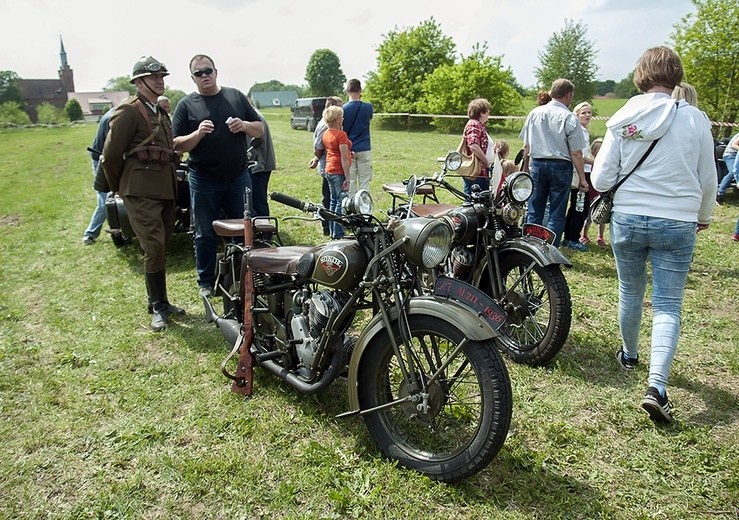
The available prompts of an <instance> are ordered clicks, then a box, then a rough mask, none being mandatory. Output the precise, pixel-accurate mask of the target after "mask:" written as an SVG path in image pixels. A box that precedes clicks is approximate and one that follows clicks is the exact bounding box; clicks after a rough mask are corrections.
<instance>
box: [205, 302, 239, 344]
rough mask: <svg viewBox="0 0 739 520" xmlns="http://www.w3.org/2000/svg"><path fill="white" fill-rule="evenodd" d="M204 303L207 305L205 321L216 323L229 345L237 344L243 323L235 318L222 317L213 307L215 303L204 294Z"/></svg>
mask: <svg viewBox="0 0 739 520" xmlns="http://www.w3.org/2000/svg"><path fill="white" fill-rule="evenodd" d="M203 305H204V306H205V321H206V322H208V323H215V324H216V325H217V326H218V328H219V329H220V330H221V334H223V337H224V338H226V341H228V344H229V345H235V344H236V340H237V339H239V334H240V333H241V323H239V322H238V321H236V320H234V319H227V318H221V317H220V316H218V314H217V313H216V310H215V309H214V308H213V304H212V303H210V300H209V299H208V298H207V297H205V296H203Z"/></svg>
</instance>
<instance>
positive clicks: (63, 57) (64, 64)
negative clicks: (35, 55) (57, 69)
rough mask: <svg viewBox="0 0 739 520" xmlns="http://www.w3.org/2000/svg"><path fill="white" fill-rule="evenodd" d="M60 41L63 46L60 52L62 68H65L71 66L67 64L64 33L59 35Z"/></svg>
mask: <svg viewBox="0 0 739 520" xmlns="http://www.w3.org/2000/svg"><path fill="white" fill-rule="evenodd" d="M59 43H60V44H61V46H62V49H61V51H60V52H59V55H60V56H61V57H62V68H63V69H65V68H67V67H69V65H68V64H67V52H66V51H65V50H64V40H62V35H61V34H60V35H59Z"/></svg>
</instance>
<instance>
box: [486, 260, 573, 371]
mask: <svg viewBox="0 0 739 520" xmlns="http://www.w3.org/2000/svg"><path fill="white" fill-rule="evenodd" d="M532 264H533V267H532V268H531V269H530V270H528V269H529V267H530V266H531V265H532ZM527 270H528V272H527ZM500 273H501V279H502V282H503V287H504V291H503V292H502V294H499V295H496V294H495V293H494V291H493V289H492V287H493V284H492V283H491V280H490V278H489V276H488V270H487V269H485V270H484V271H483V274H482V279H481V280H480V283H479V284H478V287H479V288H480V289H481V290H482V291H484V292H485V293H487V294H489V295H491V296H492V297H493V299H494V300H495V301H496V302H497V303H498V304H499V305H500V306H501V307H502V308H503V310H504V311H505V313H506V322H505V324H504V325H503V327H501V328H500V329H499V331H498V332H500V333H501V335H500V336H499V337H497V338H495V343H496V345H498V347H499V348H500V349H501V350H503V351H504V352H505V353H506V354H507V355H508V356H509V357H510V358H511V359H512V360H513V361H515V362H516V363H522V364H525V365H543V364H545V363H547V362H548V361H550V360H551V359H552V358H554V356H556V355H557V353H558V352H559V351H560V349H561V348H562V346H563V345H564V343H565V340H566V339H567V336H568V335H569V333H570V323H571V321H572V301H571V299H570V289H569V287H568V286H567V280H565V277H564V274H563V273H562V270H561V269H560V267H559V266H558V265H548V266H541V265H539V264H537V263H536V262H535V261H534V259H533V258H531V257H530V256H528V255H526V254H523V253H511V254H506V255H503V256H501V257H500Z"/></svg>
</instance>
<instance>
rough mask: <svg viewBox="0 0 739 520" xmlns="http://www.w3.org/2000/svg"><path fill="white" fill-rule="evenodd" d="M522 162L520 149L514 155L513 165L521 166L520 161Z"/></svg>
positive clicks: (521, 150)
mask: <svg viewBox="0 0 739 520" xmlns="http://www.w3.org/2000/svg"><path fill="white" fill-rule="evenodd" d="M522 160H523V148H521V149H520V150H519V151H518V153H517V154H516V158H515V159H514V160H513V163H514V164H515V165H516V166H518V165H519V164H521V161H522Z"/></svg>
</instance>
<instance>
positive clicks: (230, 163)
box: [172, 54, 264, 297]
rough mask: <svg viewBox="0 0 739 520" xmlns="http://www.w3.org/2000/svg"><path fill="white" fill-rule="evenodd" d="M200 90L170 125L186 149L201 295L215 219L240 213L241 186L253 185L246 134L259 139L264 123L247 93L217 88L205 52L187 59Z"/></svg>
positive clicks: (214, 243)
mask: <svg viewBox="0 0 739 520" xmlns="http://www.w3.org/2000/svg"><path fill="white" fill-rule="evenodd" d="M190 74H191V76H192V80H193V81H194V82H195V85H196V86H197V89H198V91H197V92H193V93H191V94H188V95H187V96H185V97H184V98H183V99H182V100H180V102H179V103H178V104H177V108H176V109H175V113H174V117H173V119H172V126H173V129H174V135H175V138H174V145H175V150H176V151H177V152H179V153H184V152H188V153H189V156H188V159H187V163H188V166H189V169H190V201H191V207H192V214H193V220H194V221H193V224H194V228H195V265H196V268H197V271H198V285H199V286H200V295H201V296H206V297H209V296H211V295H212V293H213V285H214V284H215V279H216V255H217V253H218V236H217V235H216V232H215V231H214V230H213V221H214V220H216V219H218V218H220V217H221V212H223V213H225V215H226V218H241V217H243V215H244V188H246V187H249V188H251V178H250V174H249V170H248V168H247V155H246V150H247V143H246V141H247V140H246V136H249V137H260V136H261V135H262V133H263V132H264V126H263V125H262V122H261V121H260V120H259V116H258V115H257V113H256V111H255V110H254V108H253V107H252V106H251V104H250V103H249V101H248V100H247V99H246V96H245V95H244V94H243V93H242V92H240V91H239V90H237V89H234V88H229V87H220V86H218V83H217V78H218V69H216V67H215V64H214V63H213V60H212V59H211V58H209V57H208V56H205V55H203V54H197V55H195V56H194V57H193V58H192V60H190Z"/></svg>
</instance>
